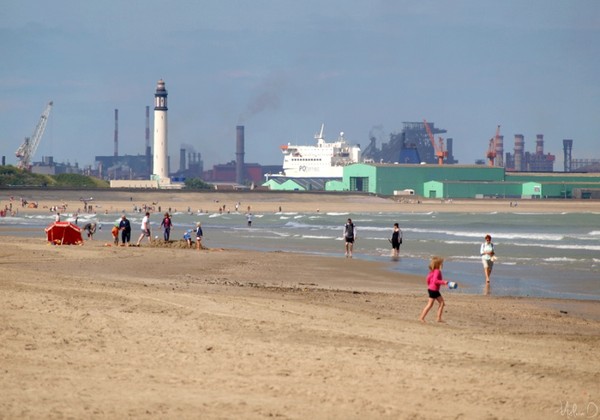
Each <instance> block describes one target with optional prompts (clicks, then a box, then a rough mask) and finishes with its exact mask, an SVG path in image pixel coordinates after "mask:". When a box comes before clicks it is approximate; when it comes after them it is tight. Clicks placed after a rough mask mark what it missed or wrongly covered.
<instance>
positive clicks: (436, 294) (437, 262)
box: [419, 257, 448, 322]
mask: <svg viewBox="0 0 600 420" xmlns="http://www.w3.org/2000/svg"><path fill="white" fill-rule="evenodd" d="M443 265H444V259H443V258H440V257H431V261H430V262H429V274H428V275H427V293H428V294H429V300H428V301H427V305H425V307H424V308H423V311H422V312H421V316H420V317H419V321H421V322H425V317H426V316H427V314H428V313H429V310H430V309H431V308H432V307H433V304H434V303H435V302H436V301H437V303H438V311H437V322H444V321H442V315H443V314H444V306H445V305H446V303H445V302H444V298H443V297H442V294H441V293H440V286H442V285H447V284H448V282H447V281H446V280H444V279H443V278H442V266H443Z"/></svg>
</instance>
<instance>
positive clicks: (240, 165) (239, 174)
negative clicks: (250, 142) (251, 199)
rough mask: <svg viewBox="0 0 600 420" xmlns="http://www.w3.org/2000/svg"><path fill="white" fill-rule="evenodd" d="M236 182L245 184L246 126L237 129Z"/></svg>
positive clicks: (239, 126)
mask: <svg viewBox="0 0 600 420" xmlns="http://www.w3.org/2000/svg"><path fill="white" fill-rule="evenodd" d="M235 182H237V183H238V184H243V183H244V126H243V125H238V126H237V127H236V142H235Z"/></svg>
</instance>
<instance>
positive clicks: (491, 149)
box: [486, 126, 500, 166]
mask: <svg viewBox="0 0 600 420" xmlns="http://www.w3.org/2000/svg"><path fill="white" fill-rule="evenodd" d="M498 137H500V126H498V127H497V128H496V135H495V136H494V137H493V138H491V139H490V145H489V146H488V151H487V155H486V156H487V159H488V165H489V166H494V162H495V160H496V145H497V144H498Z"/></svg>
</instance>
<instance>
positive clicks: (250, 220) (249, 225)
mask: <svg viewBox="0 0 600 420" xmlns="http://www.w3.org/2000/svg"><path fill="white" fill-rule="evenodd" d="M248 208H250V206H248ZM246 220H248V227H252V213H248V214H246Z"/></svg>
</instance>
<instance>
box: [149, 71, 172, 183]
mask: <svg viewBox="0 0 600 420" xmlns="http://www.w3.org/2000/svg"><path fill="white" fill-rule="evenodd" d="M167 110H168V108H167V90H166V89H165V82H164V80H163V79H160V80H159V81H158V83H157V84H156V93H155V94H154V162H153V167H152V179H154V180H156V181H158V183H159V185H161V184H163V185H164V184H170V179H169V167H168V156H169V154H168V153H169V152H168V147H167V127H168V125H167Z"/></svg>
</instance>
